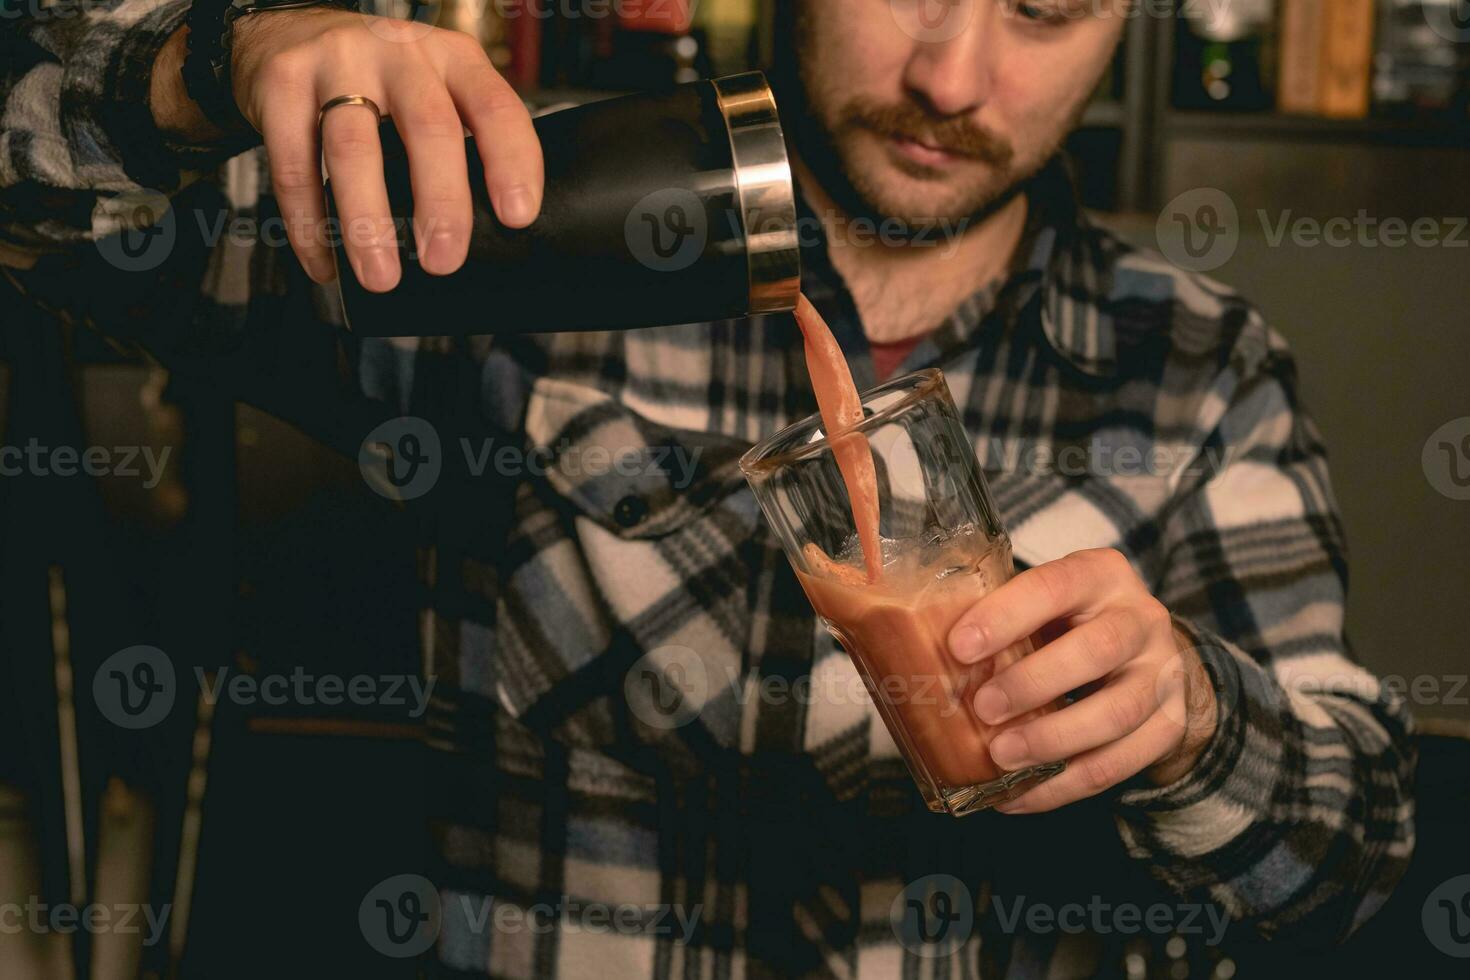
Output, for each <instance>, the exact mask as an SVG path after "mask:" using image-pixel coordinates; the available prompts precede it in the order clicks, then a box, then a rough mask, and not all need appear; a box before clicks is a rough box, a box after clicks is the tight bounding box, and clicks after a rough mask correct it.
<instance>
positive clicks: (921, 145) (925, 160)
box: [886, 133, 976, 167]
mask: <svg viewBox="0 0 1470 980" xmlns="http://www.w3.org/2000/svg"><path fill="white" fill-rule="evenodd" d="M886 139H887V141H888V144H889V145H890V146H892V147H893V148H894V149H895V150H896V151H897V152H898V153H900V154H902V155H903V156H905V157H907V158H908V159H910V160H912V161H913V162H915V163H917V164H921V165H923V166H926V167H952V166H954V165H956V164H960V163H973V162H975V161H976V158H975V157H973V156H970V155H969V154H965V153H956V152H955V151H953V150H946V149H945V148H944V147H942V146H937V145H935V144H933V143H927V142H924V141H923V140H916V139H913V138H911V137H908V136H902V135H899V134H897V133H889V134H887V135H886Z"/></svg>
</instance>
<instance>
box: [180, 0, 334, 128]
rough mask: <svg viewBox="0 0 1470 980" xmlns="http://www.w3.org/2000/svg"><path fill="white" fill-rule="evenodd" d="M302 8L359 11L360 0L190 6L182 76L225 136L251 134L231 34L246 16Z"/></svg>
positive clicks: (224, 0) (210, 0) (223, 1)
mask: <svg viewBox="0 0 1470 980" xmlns="http://www.w3.org/2000/svg"><path fill="white" fill-rule="evenodd" d="M299 7H341V8H343V9H344V10H357V9H358V0H194V2H193V4H192V5H191V6H190V7H189V18H188V22H187V23H188V25H189V35H188V39H187V40H188V52H189V53H188V55H187V56H186V57H185V58H184V66H183V68H182V69H181V72H180V73H181V74H182V75H183V78H184V88H185V89H186V90H187V91H188V93H189V98H191V99H193V100H194V101H195V102H196V103H198V105H199V108H200V109H202V110H203V112H204V114H205V116H207V117H208V118H209V120H210V121H211V122H213V123H214V124H215V125H216V126H218V127H219V128H220V129H222V130H224V131H225V132H226V133H239V132H242V131H243V132H250V131H251V128H250V124H249V122H247V121H246V119H245V117H244V116H243V115H242V114H241V113H240V107H239V106H238V105H237V104H236V102H235V94H234V91H233V90H232V87H231V84H230V53H231V52H230V48H231V40H232V38H231V35H232V32H233V29H234V24H235V21H236V20H238V19H239V18H240V17H243V16H244V15H246V14H250V13H255V12H256V11H266V10H290V9H292V8H299Z"/></svg>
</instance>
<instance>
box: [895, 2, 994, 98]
mask: <svg viewBox="0 0 1470 980" xmlns="http://www.w3.org/2000/svg"><path fill="white" fill-rule="evenodd" d="M909 2H911V3H914V4H916V5H917V6H918V7H919V8H921V10H920V11H919V12H920V13H922V14H923V17H922V18H921V23H923V24H924V25H926V27H927V29H926V30H923V31H919V32H916V33H918V35H919V36H918V38H917V39H916V41H915V44H914V51H913V54H912V55H911V56H910V57H909V61H908V65H907V66H906V67H905V69H904V86H905V87H906V88H907V89H908V90H909V92H910V93H911V94H912V95H913V96H914V97H915V98H917V99H918V100H919V101H921V102H924V103H926V104H927V105H928V107H929V108H930V109H931V111H933V112H934V113H935V114H936V115H939V116H957V115H963V114H965V113H968V112H973V111H974V110H976V109H978V108H980V106H982V105H984V104H985V102H986V100H988V99H989V98H990V95H991V92H992V90H993V88H994V68H995V58H994V53H995V50H994V49H995V41H996V35H997V32H998V31H1001V30H1003V29H1004V24H1002V23H1001V22H1000V19H999V15H998V11H999V10H1000V8H1001V6H1002V5H1001V4H998V3H993V2H991V0H909Z"/></svg>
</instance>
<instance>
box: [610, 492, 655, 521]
mask: <svg viewBox="0 0 1470 980" xmlns="http://www.w3.org/2000/svg"><path fill="white" fill-rule="evenodd" d="M647 516H648V502H647V501H646V500H644V499H643V498H642V497H639V496H637V495H635V494H631V493H630V494H628V496H626V497H624V498H623V499H622V500H619V501H618V502H617V504H616V505H615V506H614V507H613V520H615V521H617V522H618V524H620V525H621V526H623V527H627V528H632V527H637V526H638V525H639V524H641V523H642V522H643V519H644V518H645V517H647Z"/></svg>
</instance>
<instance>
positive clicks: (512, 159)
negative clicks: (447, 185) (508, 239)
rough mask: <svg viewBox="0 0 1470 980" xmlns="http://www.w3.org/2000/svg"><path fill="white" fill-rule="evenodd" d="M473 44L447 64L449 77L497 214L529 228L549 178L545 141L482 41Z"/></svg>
mask: <svg viewBox="0 0 1470 980" xmlns="http://www.w3.org/2000/svg"><path fill="white" fill-rule="evenodd" d="M474 47H475V52H474V53H472V54H467V56H465V57H461V58H456V59H454V60H453V61H451V62H450V63H449V64H448V65H446V68H445V82H446V84H447V85H448V89H449V94H450V96H452V97H453V99H454V104H455V106H456V107H457V108H458V110H459V114H460V116H461V117H463V119H464V122H465V125H466V126H468V127H469V129H470V132H471V133H473V134H474V137H475V147H476V149H477V150H478V151H479V154H480V159H481V160H482V161H483V162H484V169H485V190H486V192H487V193H489V195H490V201H491V203H492V204H493V205H494V206H495V214H496V216H497V217H499V218H500V220H501V222H502V223H503V224H505V225H507V226H509V227H511V228H524V227H525V226H526V225H529V224H530V223H531V222H533V221H535V220H536V216H537V215H538V214H539V213H540V211H541V199H542V194H543V191H544V184H545V165H544V162H543V160H542V157H541V141H540V139H539V138H538V137H537V136H536V130H535V128H534V127H533V126H532V125H531V116H530V113H528V112H527V111H526V107H525V106H524V105H523V104H522V103H521V100H520V97H519V96H517V95H516V93H515V90H514V89H512V88H511V87H510V84H509V83H508V82H506V80H505V79H503V78H501V77H500V74H499V73H498V72H496V71H495V69H494V68H493V67H491V65H490V62H489V59H487V58H486V57H485V55H484V52H483V51H481V50H480V49H479V46H478V45H474Z"/></svg>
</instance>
